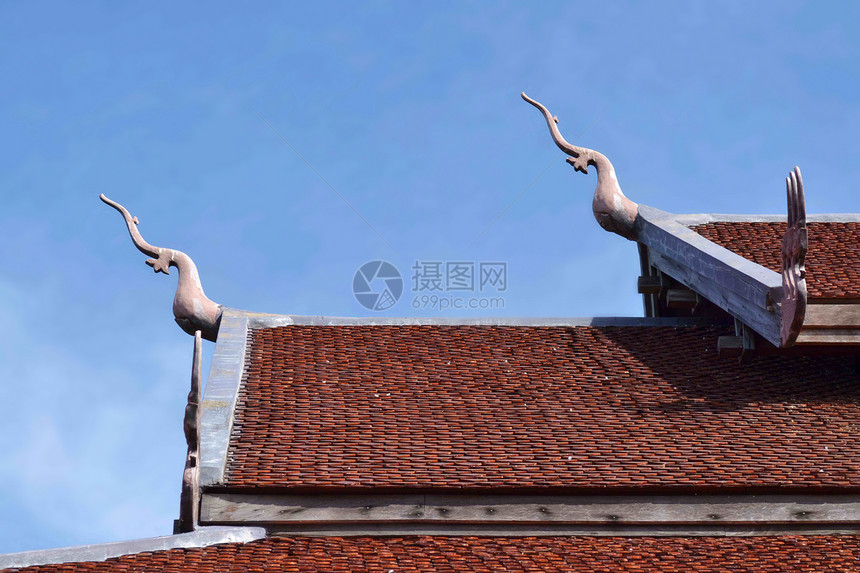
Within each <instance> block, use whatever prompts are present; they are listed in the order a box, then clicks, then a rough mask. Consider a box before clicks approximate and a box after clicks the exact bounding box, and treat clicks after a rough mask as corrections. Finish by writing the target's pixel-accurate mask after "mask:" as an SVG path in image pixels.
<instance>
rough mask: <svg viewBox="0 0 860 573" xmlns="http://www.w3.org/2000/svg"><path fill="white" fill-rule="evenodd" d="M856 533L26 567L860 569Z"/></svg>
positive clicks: (172, 556) (356, 571) (386, 544)
mask: <svg viewBox="0 0 860 573" xmlns="http://www.w3.org/2000/svg"><path fill="white" fill-rule="evenodd" d="M858 562H860V537H857V536H834V535H821V536H793V535H787V536H779V537H692V538H685V537H660V538H655V537H634V538H625V537H584V536H579V537H565V536H559V537H468V536H407V537H396V536H395V537H270V538H266V539H261V540H258V541H252V542H249V543H228V544H223V545H216V546H211V547H203V548H189V549H172V550H166V551H155V552H147V553H140V554H136V555H127V556H123V557H118V558H113V559H108V560H106V561H99V562H79V563H70V564H53V565H43V566H35V567H28V568H23V569H20V570H19V571H22V572H23V571H32V572H36V571H41V572H49V571H58V572H59V571H64V572H78V571H81V572H83V571H94V572H95V571H103V572H108V571H173V572H177V573H179V572H185V571H189V572H190V571H194V572H200V573H206V572H215V571H249V570H252V571H261V572H267V571H272V572H278V573H282V572H307V573H312V572H322V571H326V572H336V571H342V572H351V573H363V572H368V573H370V572H373V573H378V572H388V573H408V572H413V573H415V572H434V571H440V572H441V571H445V572H448V573H450V572H456V571H463V572H469V573H472V572H482V571H511V572H513V571H517V572H519V571H522V572H525V571H529V572H543V571H546V572H550V571H552V572H583V573H585V572H588V573H591V572H595V571H606V572H613V573H615V572H619V571H637V572H642V571H668V572H671V571H684V572H687V571H726V570H732V571H756V572H775V571H792V572H793V571H807V570H810V571H812V570H816V571H823V570H827V571H856V566H857V563H858Z"/></svg>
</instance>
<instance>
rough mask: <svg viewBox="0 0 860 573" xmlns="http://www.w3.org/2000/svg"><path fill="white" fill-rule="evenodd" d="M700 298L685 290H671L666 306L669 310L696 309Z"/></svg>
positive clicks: (667, 295) (668, 292) (667, 292)
mask: <svg viewBox="0 0 860 573" xmlns="http://www.w3.org/2000/svg"><path fill="white" fill-rule="evenodd" d="M697 304H699V297H698V296H697V295H696V293H694V292H693V291H691V290H689V289H685V288H670V289H669V290H667V291H666V306H668V307H669V308H687V309H690V308H695V306H696V305H697Z"/></svg>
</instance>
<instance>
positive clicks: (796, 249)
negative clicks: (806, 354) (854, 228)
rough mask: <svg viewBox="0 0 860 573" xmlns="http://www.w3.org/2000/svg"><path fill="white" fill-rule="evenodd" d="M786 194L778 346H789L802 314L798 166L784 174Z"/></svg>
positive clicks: (803, 247)
mask: <svg viewBox="0 0 860 573" xmlns="http://www.w3.org/2000/svg"><path fill="white" fill-rule="evenodd" d="M785 189H786V195H787V197H788V226H787V227H786V229H785V236H784V237H783V239H782V304H781V307H782V308H781V312H782V324H781V327H780V338H781V339H782V346H783V347H786V346H792V345H793V344H794V343H795V341H796V340H797V335H798V334H800V329H801V327H803V321H804V319H805V318H806V299H807V292H806V267H805V266H804V264H805V262H806V251H807V249H808V248H809V237H808V233H807V230H806V197H805V196H804V194H803V178H802V177H801V176H800V167H795V168H794V170H793V171H792V172H791V173H790V174H789V176H788V177H786V178H785Z"/></svg>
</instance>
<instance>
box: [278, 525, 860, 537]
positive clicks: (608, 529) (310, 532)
mask: <svg viewBox="0 0 860 573" xmlns="http://www.w3.org/2000/svg"><path fill="white" fill-rule="evenodd" d="M266 530H267V531H268V532H269V535H274V536H277V535H287V536H290V537H295V536H313V537H324V536H338V537H350V536H368V535H370V536H390V535H397V536H403V535H492V536H496V537H519V536H530V537H537V536H558V535H565V536H568V535H575V536H583V535H587V536H611V537H641V536H647V537H667V536H672V537H679V536H683V537H695V536H710V537H720V536H723V537H753V536H755V537H761V536H770V535H779V536H784V535H857V534H858V533H860V528H858V527H857V526H856V525H853V524H845V525H842V524H836V525H828V524H818V523H797V522H796V523H789V524H768V523H761V524H757V523H756V524H744V523H742V524H735V523H719V522H716V523H695V524H646V525H642V524H624V523H583V524H570V523H463V522H442V523H440V522H432V521H427V522H418V523H411V522H396V523H366V522H362V523H311V524H307V523H298V524H296V523H289V524H276V525H269V526H267V527H266Z"/></svg>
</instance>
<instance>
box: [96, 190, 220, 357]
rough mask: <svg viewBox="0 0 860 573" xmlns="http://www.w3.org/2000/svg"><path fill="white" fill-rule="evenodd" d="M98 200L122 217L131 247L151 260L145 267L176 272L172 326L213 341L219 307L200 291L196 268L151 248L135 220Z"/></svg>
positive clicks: (180, 254) (182, 256)
mask: <svg viewBox="0 0 860 573" xmlns="http://www.w3.org/2000/svg"><path fill="white" fill-rule="evenodd" d="M99 197H100V198H101V200H102V201H104V202H105V203H106V204H108V205H110V206H111V207H113V208H114V209H116V210H117V211H119V212H120V214H122V216H123V219H125V224H126V225H127V226H128V234H129V235H131V240H132V242H133V243H134V246H135V247H137V250H139V251H140V252H141V253H143V254H145V255H149V256H150V257H153V258H151V259H147V261H146V264H147V265H149V266H151V267H152V270H153V271H154V272H156V273H164V274H166V275H169V274H170V267H176V269H177V270H178V271H179V282H178V284H177V285H176V296H175V297H174V298H173V316H174V317H175V318H176V323H177V324H178V325H179V326H180V328H182V330H184V331H185V332H187V333H188V334H191V335H192V336H193V335H194V333H195V332H197V331H198V330H199V331H201V333H202V335H203V338H205V339H206V340H211V341H213V342H214V341H215V339H216V338H217V337H218V323H219V322H220V321H221V305H219V304H217V303H215V302H212V301H211V300H209V298H207V296H206V294H205V293H204V292H203V286H202V285H201V284H200V275H199V274H198V273H197V266H196V265H195V264H194V261H192V260H191V257H189V256H188V255H186V254H185V253H183V252H182V251H177V250H175V249H165V248H162V247H154V246H152V245H150V244H149V243H147V242H146V241H145V240H143V237H142V236H141V235H140V231H138V229H137V225H138V224H139V221H138V220H137V217H132V216H131V213H129V212H128V209H126V208H125V207H123V206H122V205H120V204H119V203H117V202H116V201H111V200H110V199H108V198H107V197H105V196H104V194H102V195H100V196H99Z"/></svg>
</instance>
